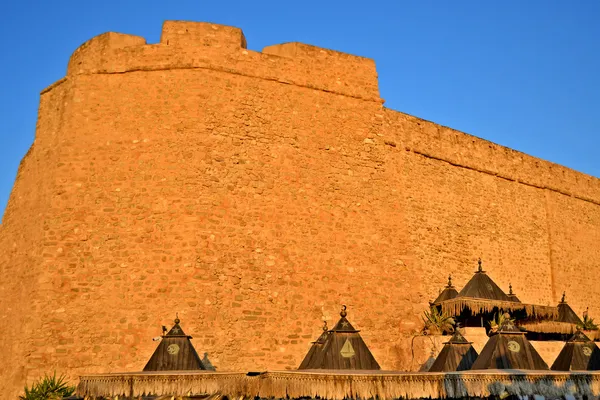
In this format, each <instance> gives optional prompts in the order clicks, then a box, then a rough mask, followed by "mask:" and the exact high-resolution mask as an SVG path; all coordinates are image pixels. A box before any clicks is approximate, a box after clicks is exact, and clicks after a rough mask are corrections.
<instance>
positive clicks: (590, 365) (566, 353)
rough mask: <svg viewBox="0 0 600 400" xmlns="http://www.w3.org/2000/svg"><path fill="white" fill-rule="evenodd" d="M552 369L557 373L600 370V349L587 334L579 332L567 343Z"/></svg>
mask: <svg viewBox="0 0 600 400" xmlns="http://www.w3.org/2000/svg"><path fill="white" fill-rule="evenodd" d="M551 369H553V370H555V371H597V370H600V349H599V348H598V346H596V343H594V342H592V341H591V340H590V338H588V337H587V336H586V335H585V333H583V332H582V331H580V330H577V332H575V334H574V335H573V336H572V337H571V338H570V339H569V340H568V341H567V342H566V343H565V346H564V347H563V349H562V350H561V352H560V353H559V354H558V357H556V360H555V361H554V364H552V368H551Z"/></svg>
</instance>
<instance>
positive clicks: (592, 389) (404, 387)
mask: <svg viewBox="0 0 600 400" xmlns="http://www.w3.org/2000/svg"><path fill="white" fill-rule="evenodd" d="M77 393H78V395H80V396H85V398H86V399H89V400H94V399H98V400H99V399H101V398H102V397H113V398H115V396H124V397H125V398H132V397H137V396H142V395H146V394H149V393H151V394H153V395H157V396H165V395H167V396H169V395H170V396H193V395H205V396H210V397H212V398H217V397H221V396H227V397H228V398H230V399H232V398H235V399H254V398H255V397H257V396H258V397H260V398H275V399H285V398H290V399H297V398H306V397H308V398H317V397H318V398H321V399H331V400H343V399H349V398H352V399H373V398H378V399H379V400H388V399H389V400H391V399H398V398H407V399H411V398H412V399H415V398H433V399H436V398H437V399H444V398H467V397H489V396H500V397H505V396H506V395H519V396H525V395H534V394H537V395H542V396H545V397H546V398H558V397H562V396H565V395H573V394H575V393H576V394H578V395H586V396H590V397H591V396H598V395H600V372H590V373H584V372H581V373H565V372H553V371H530V372H522V371H518V372H515V371H512V373H511V372H508V371H498V370H488V371H466V372H452V373H447V374H444V373H397V372H384V371H382V372H375V371H365V372H358V371H356V372H352V373H340V372H339V371H327V372H316V371H315V372H312V371H311V372H308V371H301V372H300V371H285V372H284V371H282V372H265V373H262V374H260V375H258V376H246V375H245V374H244V373H230V374H227V373H219V374H211V375H207V374H201V373H195V374H194V373H188V374H172V373H171V374H169V375H158V374H147V375H142V374H123V375H120V376H119V375H93V376H84V377H82V378H81V382H80V383H79V386H78V388H77ZM119 398H121V397H119Z"/></svg>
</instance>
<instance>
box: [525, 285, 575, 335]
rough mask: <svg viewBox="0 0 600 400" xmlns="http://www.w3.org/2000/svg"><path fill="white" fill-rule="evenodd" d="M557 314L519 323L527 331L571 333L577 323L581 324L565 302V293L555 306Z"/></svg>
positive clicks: (573, 331)
mask: <svg viewBox="0 0 600 400" xmlns="http://www.w3.org/2000/svg"><path fill="white" fill-rule="evenodd" d="M556 310H557V314H556V316H554V317H553V318H550V320H547V319H546V320H541V321H539V320H534V321H524V322H522V323H520V324H519V326H521V327H522V328H524V329H526V330H527V331H529V332H538V333H559V334H567V335H572V334H574V333H575V332H576V331H577V325H579V324H581V319H580V318H579V317H578V316H577V314H576V313H575V311H573V309H572V308H571V306H569V304H567V301H566V300H565V293H563V295H562V299H561V300H560V303H558V306H557V307H556Z"/></svg>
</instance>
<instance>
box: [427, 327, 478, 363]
mask: <svg viewBox="0 0 600 400" xmlns="http://www.w3.org/2000/svg"><path fill="white" fill-rule="evenodd" d="M471 343H472V342H469V341H467V339H465V337H464V336H463V335H461V334H460V332H459V331H458V329H457V330H456V331H454V334H453V335H452V337H451V338H450V340H448V341H447V342H446V343H444V347H443V348H442V351H440V354H439V355H438V356H437V358H436V359H435V361H434V363H433V365H432V366H431V367H430V368H429V372H450V371H466V370H469V369H471V366H472V365H473V363H474V362H475V360H476V359H477V356H478V354H477V351H475V349H474V348H473V346H472V345H471Z"/></svg>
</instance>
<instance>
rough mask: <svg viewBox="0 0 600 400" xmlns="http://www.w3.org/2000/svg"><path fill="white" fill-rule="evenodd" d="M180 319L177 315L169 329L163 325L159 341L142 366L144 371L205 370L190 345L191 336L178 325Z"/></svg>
mask: <svg viewBox="0 0 600 400" xmlns="http://www.w3.org/2000/svg"><path fill="white" fill-rule="evenodd" d="M180 322H181V321H180V320H179V317H178V316H177V317H176V318H175V325H173V327H172V328H171V330H170V331H169V332H168V333H166V334H164V332H166V331H167V328H166V327H164V326H163V335H162V336H161V339H162V340H161V342H160V344H159V345H158V347H157V348H156V350H155V351H154V354H152V357H150V360H149V361H148V363H147V364H146V366H145V367H144V371H178V370H205V369H206V367H204V364H202V361H201V360H200V357H198V353H196V349H194V346H193V345H192V342H191V341H190V339H191V338H192V337H191V336H188V335H186V334H185V333H184V332H183V329H181V326H180V325H179V323H180Z"/></svg>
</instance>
